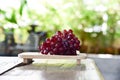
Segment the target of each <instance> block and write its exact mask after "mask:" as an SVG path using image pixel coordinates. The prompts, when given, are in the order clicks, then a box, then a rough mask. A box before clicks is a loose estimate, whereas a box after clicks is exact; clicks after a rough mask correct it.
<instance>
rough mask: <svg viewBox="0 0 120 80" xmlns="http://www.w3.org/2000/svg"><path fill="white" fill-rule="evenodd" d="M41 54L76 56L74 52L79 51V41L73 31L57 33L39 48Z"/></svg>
mask: <svg viewBox="0 0 120 80" xmlns="http://www.w3.org/2000/svg"><path fill="white" fill-rule="evenodd" d="M39 49H40V52H41V53H42V54H45V55H47V54H48V53H49V54H51V55H77V54H76V50H79V49H80V41H79V40H78V38H77V37H76V36H75V35H74V34H73V31H72V30H71V29H70V30H68V31H67V30H64V31H63V32H61V31H57V32H56V34H55V35H53V36H52V37H51V38H48V39H46V40H45V42H43V44H42V45H41V46H40V47H39Z"/></svg>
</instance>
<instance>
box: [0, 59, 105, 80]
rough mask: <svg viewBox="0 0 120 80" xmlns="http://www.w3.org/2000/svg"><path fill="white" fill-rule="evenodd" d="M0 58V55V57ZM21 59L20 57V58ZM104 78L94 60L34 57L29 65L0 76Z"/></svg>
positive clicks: (1, 79)
mask: <svg viewBox="0 0 120 80" xmlns="http://www.w3.org/2000/svg"><path fill="white" fill-rule="evenodd" d="M0 58H1V57H0ZM20 60H21V59H20ZM27 79H28V80H104V79H103V76H102V75H101V73H100V72H99V69H98V68H97V66H96V64H95V62H94V60H92V59H84V60H81V64H80V65H77V64H76V60H73V59H71V60H58V59H54V60H53V59H49V60H48V59H34V62H33V63H32V64H29V65H24V66H20V67H16V68H14V69H12V70H10V71H8V72H6V73H5V74H3V75H1V76H0V80H27Z"/></svg>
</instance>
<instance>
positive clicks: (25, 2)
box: [19, 0, 27, 15]
mask: <svg viewBox="0 0 120 80" xmlns="http://www.w3.org/2000/svg"><path fill="white" fill-rule="evenodd" d="M26 4H27V1H26V0H22V1H21V5H20V8H19V14H20V15H22V14H23V9H24V6H25V5H26Z"/></svg>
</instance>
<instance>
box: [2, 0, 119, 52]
mask: <svg viewBox="0 0 120 80" xmlns="http://www.w3.org/2000/svg"><path fill="white" fill-rule="evenodd" d="M93 1H94V2H93V3H89V4H88V3H87V2H86V0H60V1H58V2H57V1H56V0H52V1H49V0H44V1H42V3H41V0H40V1H38V2H37V3H39V5H41V6H42V8H41V7H40V8H39V9H38V11H36V10H34V9H31V8H30V7H29V6H28V5H29V2H27V0H21V5H20V7H19V9H18V10H15V9H14V8H13V9H11V16H10V17H7V16H6V15H5V14H6V13H8V12H5V11H4V10H2V9H0V13H1V14H2V15H3V16H4V18H3V20H0V23H1V24H2V25H5V24H7V23H9V22H10V23H14V24H17V25H18V26H19V27H21V26H23V25H21V24H19V21H20V20H21V21H22V19H23V18H24V17H25V16H24V15H27V19H26V20H30V23H28V24H27V25H25V28H20V31H21V32H22V31H23V32H24V34H22V35H23V36H25V35H27V36H28V33H27V32H25V30H28V29H29V28H28V27H29V25H30V24H32V23H33V22H34V21H37V22H38V25H39V27H37V28H36V31H47V32H48V35H49V36H51V35H53V34H54V33H55V32H56V31H58V30H63V29H72V30H73V31H74V33H75V34H76V36H77V37H78V38H79V39H80V40H81V46H82V50H81V52H92V53H106V52H107V50H105V49H106V48H107V49H108V48H110V49H111V48H113V47H115V46H114V43H115V41H116V39H119V37H120V32H119V30H120V12H119V10H120V9H119V7H120V6H119V5H120V1H119V0H106V1H107V2H104V0H97V1H96V0H93ZM88 2H89V1H88ZM31 6H32V5H31ZM43 9H44V10H43ZM96 26H97V27H96ZM3 27H4V26H3ZM15 30H16V31H15V32H16V33H18V34H19V31H18V29H15ZM86 30H87V31H86ZM17 31H18V32H17ZM16 36H17V35H16ZM24 38H26V37H24ZM23 41H25V39H24V40H23ZM117 48H118V47H117ZM92 49H93V50H92ZM108 50H109V49H108ZM110 53H118V52H112V51H111V52H110Z"/></svg>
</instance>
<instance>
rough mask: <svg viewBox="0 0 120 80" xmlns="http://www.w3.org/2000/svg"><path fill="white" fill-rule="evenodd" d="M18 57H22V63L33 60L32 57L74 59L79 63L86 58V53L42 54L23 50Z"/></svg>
mask: <svg viewBox="0 0 120 80" xmlns="http://www.w3.org/2000/svg"><path fill="white" fill-rule="evenodd" d="M18 57H20V58H23V63H25V64H28V63H31V62H33V60H32V59H76V61H77V64H80V60H81V59H86V58H87V55H86V54H85V53H80V54H79V55H77V56H68V55H67V56H65V55H43V54H41V53H39V52H23V53H20V54H19V55H18Z"/></svg>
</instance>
